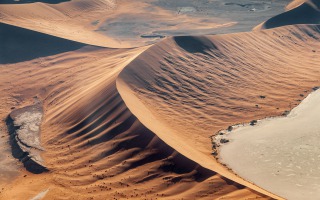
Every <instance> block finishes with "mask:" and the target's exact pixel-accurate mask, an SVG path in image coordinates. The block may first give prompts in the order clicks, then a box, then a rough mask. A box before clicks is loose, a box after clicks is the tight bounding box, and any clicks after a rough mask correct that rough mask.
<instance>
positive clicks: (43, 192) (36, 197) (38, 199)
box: [30, 189, 49, 200]
mask: <svg viewBox="0 0 320 200" xmlns="http://www.w3.org/2000/svg"><path fill="white" fill-rule="evenodd" d="M48 192H49V189H46V190H44V191H42V192H40V193H39V194H38V195H37V196H35V197H33V198H32V199H30V200H41V199H43V197H45V196H46V194H47V193H48Z"/></svg>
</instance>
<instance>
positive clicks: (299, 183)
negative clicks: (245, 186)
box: [219, 91, 320, 199]
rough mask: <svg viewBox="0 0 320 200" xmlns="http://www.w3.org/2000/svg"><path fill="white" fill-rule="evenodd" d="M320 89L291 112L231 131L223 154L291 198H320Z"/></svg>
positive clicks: (234, 167) (253, 177)
mask: <svg viewBox="0 0 320 200" xmlns="http://www.w3.org/2000/svg"><path fill="white" fill-rule="evenodd" d="M319 102H320V91H316V92H313V93H312V94H310V95H309V96H308V97H307V98H306V99H305V100H303V102H302V103H301V104H300V105H299V106H297V107H296V108H294V109H293V110H292V111H291V113H290V114H289V115H288V116H287V117H281V118H270V119H265V120H261V121H260V122H258V124H257V125H256V126H244V127H239V128H236V129H235V130H234V131H232V132H230V133H229V134H228V135H227V139H229V140H230V142H229V143H227V144H225V145H222V146H221V149H220V154H219V156H220V159H221V161H222V162H223V163H225V164H227V165H228V166H229V167H230V168H231V169H232V170H233V171H234V172H235V173H237V174H238V175H239V176H241V177H243V178H244V179H247V180H249V181H251V182H253V183H255V184H257V185H258V186H260V187H262V188H264V189H266V190H268V191H270V192H272V193H274V194H277V195H280V196H282V197H285V198H287V199H319V198H320V187H319V186H320V170H319V169H320V167H319V164H320V154H319V153H320V147H319V138H320V123H319V117H320V104H319Z"/></svg>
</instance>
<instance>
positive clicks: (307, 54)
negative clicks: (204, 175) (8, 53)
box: [117, 25, 320, 184]
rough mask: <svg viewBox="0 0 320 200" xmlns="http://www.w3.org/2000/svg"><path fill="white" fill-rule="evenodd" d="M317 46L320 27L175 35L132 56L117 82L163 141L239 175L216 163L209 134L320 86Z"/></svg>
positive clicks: (278, 109) (278, 110)
mask: <svg viewBox="0 0 320 200" xmlns="http://www.w3.org/2000/svg"><path fill="white" fill-rule="evenodd" d="M192 47H194V48H192ZM319 49H320V31H319V26H316V25H313V26H311V25H310V26H306V25H301V26H287V27H281V28H277V29H272V30H266V31H262V32H252V33H239V34H229V35H217V36H206V37H174V38H170V39H167V40H165V41H163V42H161V43H159V44H157V45H154V46H152V47H151V48H149V49H148V50H147V51H145V52H144V53H143V54H141V55H140V56H139V57H138V58H137V59H135V60H134V61H133V62H131V63H130V64H129V65H128V66H127V67H126V68H125V69H124V70H123V71H122V72H121V74H120V76H119V79H118V80H117V81H118V82H117V83H118V85H117V86H118V89H119V92H120V94H121V96H122V97H123V99H124V102H125V103H126V105H127V106H128V107H129V109H130V110H131V111H132V112H133V114H134V115H135V116H137V118H138V119H139V120H140V121H141V122H142V123H143V124H144V125H145V126H146V127H148V128H149V129H150V130H152V131H153V132H154V133H156V134H157V135H158V136H159V137H160V138H161V139H162V140H164V142H166V143H167V144H168V145H170V146H171V147H173V148H174V149H176V150H177V151H178V152H180V153H181V154H183V155H184V156H186V157H188V158H189V159H191V160H194V161H195V162H197V163H199V164H200V165H202V166H204V167H206V168H208V169H212V170H214V171H216V172H218V173H221V174H223V175H224V176H226V177H228V178H231V179H233V180H237V179H236V177H234V176H232V174H229V173H228V172H225V170H224V169H222V168H221V167H220V166H219V165H217V164H216V163H215V162H212V161H211V160H213V159H212V157H211V155H210V145H211V144H210V139H209V137H210V135H212V134H214V133H216V132H217V131H218V130H220V129H223V128H227V127H228V126H229V125H232V124H237V123H243V122H249V121H250V120H253V119H260V118H264V117H266V116H276V115H281V114H282V113H283V112H284V111H285V110H289V109H291V108H293V106H295V105H297V104H298V101H300V100H301V99H302V98H303V97H302V96H304V95H306V94H307V93H308V92H310V90H311V88H312V87H314V86H317V85H319V84H320V81H319V80H320V79H319V78H320V75H319V74H320V73H319V72H320V67H319V62H320V58H319V56H318V55H319V52H318V50H319ZM261 96H263V97H264V98H261ZM138 105H139V106H138ZM237 181H239V180H237ZM239 182H241V180H240V181H239ZM241 183H243V184H245V183H244V182H241Z"/></svg>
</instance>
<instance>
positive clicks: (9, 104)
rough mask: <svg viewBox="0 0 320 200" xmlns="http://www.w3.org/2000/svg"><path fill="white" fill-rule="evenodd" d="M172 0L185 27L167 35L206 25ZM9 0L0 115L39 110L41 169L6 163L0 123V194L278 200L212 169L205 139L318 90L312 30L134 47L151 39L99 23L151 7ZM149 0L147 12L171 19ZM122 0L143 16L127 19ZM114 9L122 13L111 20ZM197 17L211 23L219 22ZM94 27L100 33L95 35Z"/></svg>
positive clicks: (103, 0)
mask: <svg viewBox="0 0 320 200" xmlns="http://www.w3.org/2000/svg"><path fill="white" fill-rule="evenodd" d="M179 2H180V1H179ZM179 2H178V1H177V2H176V3H177V5H175V7H174V8H176V7H178V8H179V10H178V12H179V16H177V19H179V20H180V21H181V23H182V24H183V23H185V24H183V25H179V23H178V22H179V20H176V21H177V22H176V24H173V25H172V26H173V27H174V28H172V29H170V31H173V32H172V33H174V34H177V32H175V30H184V31H185V33H194V32H193V31H194V30H195V29H187V28H190V26H189V27H188V26H186V24H187V23H189V22H192V23H193V25H194V26H197V27H198V25H199V27H201V30H202V31H204V30H207V29H206V28H207V27H206V24H204V23H203V21H202V18H201V17H199V16H195V15H194V16H191V15H187V14H185V13H184V12H191V11H194V9H193V7H192V6H193V4H191V5H192V6H189V7H183V8H181V7H179ZM310 2H311V1H310ZM314 2H315V1H314ZM314 2H313V3H314ZM9 3H10V2H9ZM19 3H21V4H19V5H17V4H16V5H10V4H1V5H0V22H1V24H0V37H1V38H0V39H1V40H0V42H1V44H4V45H5V48H1V50H0V91H1V96H0V102H1V103H0V117H1V119H5V118H6V117H7V116H8V114H9V113H11V111H12V110H16V109H17V108H22V107H25V106H28V105H33V104H34V103H35V101H37V102H40V103H42V107H43V113H44V115H43V120H42V125H41V146H42V147H43V149H44V152H43V153H42V155H41V156H42V158H43V159H44V161H45V166H46V168H48V172H44V173H42V174H33V173H30V172H28V171H26V170H25V169H24V168H23V167H22V166H21V164H20V163H18V162H17V161H15V160H14V159H12V158H11V157H10V156H8V153H9V152H10V148H9V147H8V144H6V143H5V142H2V140H5V141H7V140H8V139H9V138H8V137H9V136H8V135H6V133H5V132H6V131H2V130H7V127H6V125H5V123H4V122H1V123H0V131H1V133H0V134H1V138H0V142H1V143H3V144H4V145H2V146H1V147H0V150H1V151H0V158H3V161H2V162H1V163H0V199H106V198H107V199H114V198H115V199H127V198H128V199H282V198H281V197H278V196H276V195H274V194H272V193H270V192H268V191H266V190H265V189H262V188H259V187H258V186H256V185H254V184H252V183H250V182H248V181H246V180H244V179H242V178H240V177H238V176H236V175H235V174H233V173H232V172H231V171H229V170H228V169H226V168H225V167H224V166H223V165H221V164H219V163H218V162H217V160H216V158H215V157H214V156H213V155H212V154H211V153H212V143H211V139H210V137H211V136H212V135H213V134H215V133H216V132H217V131H219V130H220V129H225V128H227V127H228V126H230V125H233V124H237V123H244V122H249V121H251V120H254V119H261V118H264V117H266V116H277V115H281V114H282V113H284V112H286V111H287V110H290V109H291V108H292V107H293V106H295V105H297V104H298V103H299V102H300V101H301V100H302V99H303V98H304V96H305V95H307V94H308V93H309V92H310V91H311V90H312V88H313V87H314V86H318V85H320V77H319V76H320V75H319V74H320V73H319V72H320V67H319V61H320V58H319V56H318V54H319V52H318V51H319V47H320V43H319V37H320V27H319V25H292V26H284V27H279V28H274V29H269V30H262V31H255V32H248V33H233V34H225V35H211V36H175V37H168V38H166V39H164V40H162V41H161V42H159V43H157V44H154V45H150V46H146V44H149V43H150V41H153V40H144V39H142V40H137V38H135V39H134V40H131V41H130V40H126V39H124V40H118V39H117V37H114V36H112V35H108V34H107V32H108V30H107V29H108V25H106V24H108V23H107V22H108V21H107V20H108V19H110V20H115V21H114V22H115V24H116V22H117V21H116V19H117V18H118V17H120V18H119V19H127V18H128V17H132V16H138V17H137V18H136V19H138V18H142V19H145V18H146V16H145V15H143V14H141V13H140V14H139V12H142V11H141V10H144V9H146V10H148V9H149V10H150V9H151V7H150V5H152V4H147V3H145V2H142V3H137V4H132V3H131V4H130V2H129V3H128V2H126V1H111V0H109V1H108V0H92V1H90V2H89V1H85V0H73V1H64V2H58V4H46V3H43V2H40V1H37V3H31V2H26V1H21V2H19ZM24 3H25V4H24ZM47 3H48V1H47ZM49 3H50V2H49ZM158 3H159V5H157V6H155V8H156V9H155V10H156V11H157V12H155V13H157V16H162V17H164V18H163V19H169V18H170V17H172V16H173V15H172V12H171V11H170V9H167V8H166V6H167V5H165V4H161V2H158ZM162 3H163V2H162ZM180 3H181V2H180ZM224 3H225V2H224ZM219 5H220V4H219ZM222 5H223V6H222V7H224V6H235V7H240V8H243V7H244V8H245V9H248V8H251V7H252V6H253V8H255V7H259V8H260V7H261V8H262V10H263V11H265V10H269V7H268V5H264V4H263V5H260V4H254V5H251V4H250V5H247V4H245V5H242V4H240V5H238V4H222ZM292 5H293V4H291V6H292ZM304 5H305V6H304ZM310 5H311V4H310V3H309V2H307V3H303V4H301V5H300V6H298V7H295V8H293V7H294V6H292V7H290V8H293V9H292V10H291V11H294V10H297V11H294V12H299V13H300V12H301V13H302V12H308V13H309V14H310V16H308V17H305V18H307V19H312V18H313V17H314V16H317V14H315V15H314V13H317V12H318V11H317V9H315V7H312V6H310ZM315 5H317V4H316V3H315ZM134 6H136V7H139V6H141V8H143V9H141V10H139V9H136V10H133V11H131V10H130V9H131V8H133V7H134ZM119 7H121V8H119ZM139 8H140V7H139ZM196 8H197V9H199V10H201V9H200V8H202V7H201V6H199V7H196ZM310 9H311V11H310ZM155 10H153V11H155ZM312 10H314V11H315V12H313V11H312ZM246 11H249V12H253V11H250V10H246ZM309 11H310V12H309ZM180 12H182V13H183V14H182V15H180ZM288 12H290V11H288ZM124 13H131V14H132V15H127V16H126V17H124V18H121V16H122V14H124ZM286 13H287V12H286ZM286 13H284V14H286ZM197 14H198V15H201V13H200V14H199V13H197ZM254 14H255V15H258V14H256V13H254ZM148 20H151V21H152V20H153V18H150V19H148ZM214 20H217V22H219V23H216V24H214V23H213V22H214ZM224 20H225V19H224ZM271 20H272V19H271ZM129 21H130V20H129ZM164 21H165V20H164ZM255 21H256V20H255ZM142 22H145V21H143V20H142ZM159 22H160V24H161V23H164V22H163V21H161V20H160V19H159ZM222 22H226V23H222ZM210 23H212V24H210V26H211V27H212V26H216V27H215V28H218V27H219V26H220V25H221V24H222V25H225V24H228V23H229V21H223V20H222V19H213V21H210ZM286 23H287V22H286V21H285V20H283V19H282V18H281V17H280V18H277V24H283V25H286ZM291 23H293V24H299V23H300V21H292V22H291ZM303 23H305V22H303ZM147 24H151V22H150V21H148V23H147ZM193 25H191V27H192V26H193ZM200 25H201V26H200ZM232 25H234V24H232ZM167 26H168V24H165V27H167ZM202 26H203V27H202ZM251 26H253V22H252V21H250V23H248V24H246V26H244V27H246V29H247V28H248V27H251ZM101 27H103V28H106V30H103V31H102V32H99V31H97V30H99V28H101ZM138 27H139V26H138ZM220 27H221V26H220ZM109 28H110V27H109ZM149 28H150V27H149ZM154 29H157V28H154ZM246 29H245V30H246ZM146 30H149V29H148V28H147V29H146ZM159 30H162V28H161V27H160V28H159ZM199 30H200V29H199ZM230 30H232V29H230ZM234 30H239V29H237V28H235V29H234ZM166 31H168V30H166ZM170 31H169V32H170ZM188 31H189V32H188ZM115 32H116V31H115ZM141 33H142V32H139V33H138V35H139V34H141ZM148 34H150V33H148ZM152 34H154V33H152ZM178 35H179V34H178ZM122 36H123V35H122ZM127 37H128V38H130V37H131V36H124V38H127ZM155 41H157V40H155ZM137 46H140V47H137ZM17 47H20V48H17ZM128 47H131V48H128ZM132 47H137V48H132ZM2 174H6V176H3V175H2ZM2 176H3V177H2Z"/></svg>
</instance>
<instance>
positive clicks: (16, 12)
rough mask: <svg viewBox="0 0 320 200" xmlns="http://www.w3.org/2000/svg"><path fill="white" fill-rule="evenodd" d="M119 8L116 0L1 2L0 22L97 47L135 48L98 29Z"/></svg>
mask: <svg viewBox="0 0 320 200" xmlns="http://www.w3.org/2000/svg"><path fill="white" fill-rule="evenodd" d="M115 7H116V4H115V1H113V0H91V1H87V0H77V1H66V2H61V3H59V4H48V3H30V4H19V5H16V4H0V22H2V23H6V24H11V25H14V26H18V27H21V28H26V29H30V30H33V31H38V32H42V33H45V34H48V35H52V36H56V37H60V38H64V39H68V40H72V41H77V42H80V43H85V44H90V45H94V46H101V47H110V48H128V47H131V46H132V45H130V44H128V43H126V42H125V41H118V40H116V39H114V38H111V37H108V36H106V35H103V34H100V33H98V32H96V31H95V29H96V27H95V23H96V22H99V20H101V19H104V18H105V17H106V15H108V14H110V13H112V12H113V11H114V9H115Z"/></svg>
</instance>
